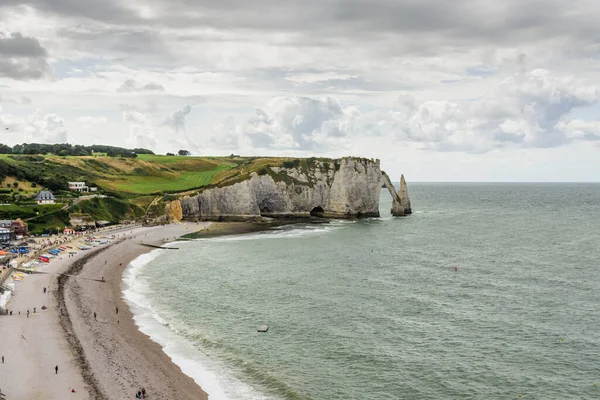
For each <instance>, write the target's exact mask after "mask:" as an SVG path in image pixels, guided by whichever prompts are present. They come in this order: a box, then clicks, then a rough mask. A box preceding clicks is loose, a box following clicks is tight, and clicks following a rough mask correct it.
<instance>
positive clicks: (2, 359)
mask: <svg viewBox="0 0 600 400" xmlns="http://www.w3.org/2000/svg"><path fill="white" fill-rule="evenodd" d="M2 364H4V356H2Z"/></svg>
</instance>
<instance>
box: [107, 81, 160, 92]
mask: <svg viewBox="0 0 600 400" xmlns="http://www.w3.org/2000/svg"><path fill="white" fill-rule="evenodd" d="M164 91H165V88H164V87H163V86H162V85H159V84H158V83H155V82H148V83H146V84H145V85H141V84H139V83H137V82H136V81H135V79H126V80H125V82H123V84H122V85H121V86H120V87H119V88H118V89H117V92H124V93H127V92H164Z"/></svg>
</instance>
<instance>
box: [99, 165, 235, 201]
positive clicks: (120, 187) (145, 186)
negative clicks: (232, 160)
mask: <svg viewBox="0 0 600 400" xmlns="http://www.w3.org/2000/svg"><path fill="white" fill-rule="evenodd" d="M231 168H232V166H230V165H227V164H222V165H216V166H215V167H214V168H213V169H210V170H208V171H198V172H191V171H178V172H174V173H170V174H160V175H150V176H145V175H122V176H119V177H118V178H117V180H112V181H109V180H102V181H99V182H98V184H100V185H102V186H105V187H109V188H112V189H115V190H117V191H120V192H128V193H136V194H140V195H147V194H158V193H173V192H183V191H186V190H190V189H195V188H201V187H203V186H206V185H208V184H210V183H211V182H212V180H213V178H214V176H215V175H216V174H218V173H219V172H221V171H225V170H228V169H231Z"/></svg>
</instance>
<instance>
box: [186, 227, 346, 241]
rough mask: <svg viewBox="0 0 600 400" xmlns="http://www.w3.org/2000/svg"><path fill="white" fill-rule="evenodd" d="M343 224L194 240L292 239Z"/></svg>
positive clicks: (330, 229) (287, 228)
mask: <svg viewBox="0 0 600 400" xmlns="http://www.w3.org/2000/svg"><path fill="white" fill-rule="evenodd" d="M343 225H344V224H328V226H326V227H323V226H322V225H318V226H315V225H306V226H295V227H293V228H290V227H283V228H276V229H273V230H270V231H263V232H254V233H245V234H241V235H230V236H221V237H214V238H205V239H194V241H211V242H237V241H242V240H264V239H294V238H298V237H302V236H308V235H321V234H327V233H330V232H333V231H336V230H339V229H344V228H343Z"/></svg>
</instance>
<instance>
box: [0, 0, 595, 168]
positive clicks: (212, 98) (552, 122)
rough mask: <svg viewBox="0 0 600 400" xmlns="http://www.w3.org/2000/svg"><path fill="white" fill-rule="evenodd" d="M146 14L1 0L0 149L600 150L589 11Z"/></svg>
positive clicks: (474, 1)
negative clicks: (5, 145)
mask: <svg viewBox="0 0 600 400" xmlns="http://www.w3.org/2000/svg"><path fill="white" fill-rule="evenodd" d="M138 3H139V4H138ZM142 3H144V4H141V3H140V2H137V3H136V2H134V3H131V4H130V3H124V2H118V1H116V0H106V1H104V2H102V3H98V4H92V3H89V4H86V5H85V6H81V4H80V3H78V2H72V1H64V0H61V1H54V0H36V1H34V2H30V3H29V4H28V5H23V4H22V2H21V1H18V0H6V1H4V2H3V3H2V7H1V8H0V90H1V97H0V102H1V103H2V106H3V107H4V111H2V112H0V124H2V125H1V126H2V129H5V128H6V127H9V128H10V130H9V132H11V136H10V137H7V136H6V135H5V133H6V132H3V135H4V136H3V140H4V141H8V142H12V141H14V142H23V141H25V140H30V139H31V138H32V137H33V136H37V137H42V138H44V137H47V138H52V137H56V138H60V137H61V135H63V134H64V135H66V132H67V130H66V127H67V126H68V128H69V130H68V135H69V136H68V139H69V140H72V141H73V142H74V143H75V142H79V143H83V142H86V143H87V142H89V141H90V140H94V141H95V142H98V143H99V142H102V141H105V142H106V143H107V144H113V145H127V146H136V147H137V146H141V147H152V148H154V149H155V150H156V151H158V152H160V153H164V152H166V151H173V150H175V151H176V150H178V148H180V147H189V148H190V149H192V148H193V149H196V152H197V153H198V152H202V153H203V154H215V153H220V154H222V153H224V152H226V153H227V154H229V153H231V152H234V153H238V152H239V153H244V154H294V155H304V156H310V155H313V154H314V153H319V154H323V155H344V154H349V153H352V154H355V155H362V154H365V155H368V156H375V157H380V158H382V161H383V164H384V165H386V160H387V162H390V163H394V165H395V164H398V165H401V164H402V163H403V161H402V160H409V159H413V160H419V159H427V160H428V162H429V163H430V165H434V164H436V161H435V160H438V162H437V163H438V164H440V163H441V162H442V160H444V161H445V160H450V161H451V162H453V163H455V162H456V158H453V157H455V156H452V154H455V153H459V155H462V156H465V157H469V159H471V157H481V159H486V158H487V159H490V160H491V159H492V158H494V157H498V158H501V157H502V155H507V157H516V156H515V155H516V154H523V153H522V152H524V151H528V152H531V153H528V155H529V156H531V158H532V159H534V158H535V157H538V156H539V157H540V159H542V158H543V157H542V156H541V154H543V153H544V152H550V151H551V149H558V150H556V151H557V153H560V151H564V152H565V154H567V153H568V152H574V151H580V152H582V151H583V150H581V149H582V147H581V146H579V144H586V145H588V146H589V147H591V148H593V149H598V148H600V146H598V144H596V143H594V141H595V140H596V137H597V135H599V134H600V133H599V132H598V121H597V120H598V117H597V114H598V111H599V110H600V105H599V104H598V101H599V99H598V90H597V88H596V87H595V86H593V85H592V84H591V83H595V82H600V58H598V57H597V54H598V51H600V47H599V46H598V35H597V34H596V31H597V27H596V26H597V20H598V17H600V5H598V4H597V3H596V2H593V1H587V0H585V1H577V2H575V3H573V2H571V3H568V2H564V1H559V0H531V1H529V2H523V1H519V0H506V1H504V2H503V3H502V4H501V5H499V4H496V3H494V2H490V1H488V0H456V1H454V2H447V1H442V0H425V1H421V2H414V1H408V0H398V1H387V0H372V1H367V0H356V1H351V2H348V3H347V4H346V3H344V4H343V6H342V5H340V4H338V3H336V2H323V1H319V0H302V1H300V0H292V1H288V2H277V1H273V0H257V1H256V2H252V3H249V2H247V1H246V2H244V1H241V0H222V1H220V2H214V1H207V0H174V1H166V0H150V1H144V2H142ZM257 10H269V12H268V13H264V12H259V11H257ZM292 16H293V17H292ZM549 71H551V72H549ZM572 77H576V78H572ZM165 88H168V92H167V91H166V90H165ZM148 102H151V103H150V104H149V103H148ZM124 103H126V104H128V105H129V106H124V107H122V108H119V107H118V106H115V105H118V104H124ZM586 107H587V111H586ZM36 109H42V110H44V113H43V114H40V115H38V116H37V117H36V119H35V121H34V122H32V121H31V118H28V117H26V116H27V115H29V114H32V113H34V112H35V110H36ZM192 110H193V112H192ZM52 113H55V114H57V115H60V118H59V117H56V116H55V119H53V117H48V119H46V117H47V116H51V115H52ZM100 115H101V116H102V117H99V116H100ZM82 116H83V117H82ZM88 117H89V118H88ZM59 121H62V122H59ZM61 124H62V125H61ZM61 126H62V128H61ZM52 127H54V128H52ZM194 142H196V143H194ZM591 143H594V145H593V146H590V144H591ZM562 149H564V150H562ZM574 149H576V150H574ZM552 151H554V150H552ZM400 153H402V154H400ZM465 153H469V155H468V156H467V155H465ZM424 154H426V155H427V156H424ZM569 154H571V153H569ZM586 154H588V157H590V158H588V159H590V160H591V159H593V158H591V156H589V153H586ZM400 155H401V156H402V158H398V157H399V156H400ZM571 156H572V154H571ZM555 159H556V163H561V162H562V159H561V158H560V157H555ZM565 159H566V157H565ZM415 162H417V161H415ZM473 165H481V164H478V163H477V162H475V161H473ZM497 165H501V164H497ZM594 166H595V167H596V168H600V157H598V161H597V162H595V164H594ZM565 167H566V168H571V169H572V170H573V171H575V169H573V167H571V166H565ZM398 168H400V166H399V167H398ZM531 168H535V165H533V166H531ZM546 169H547V168H546ZM416 170H417V171H418V173H421V171H420V170H419V169H416ZM437 171H438V173H440V172H439V171H441V169H438V170H437ZM469 171H470V167H467V166H464V169H463V170H462V173H464V174H465V176H466V175H468V174H470V172H469ZM458 173H460V171H458ZM577 173H578V174H579V173H581V171H578V172H577ZM423 174H424V175H427V174H426V172H425V171H423ZM427 176H429V175H427ZM457 179H460V177H458V178H457Z"/></svg>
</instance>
